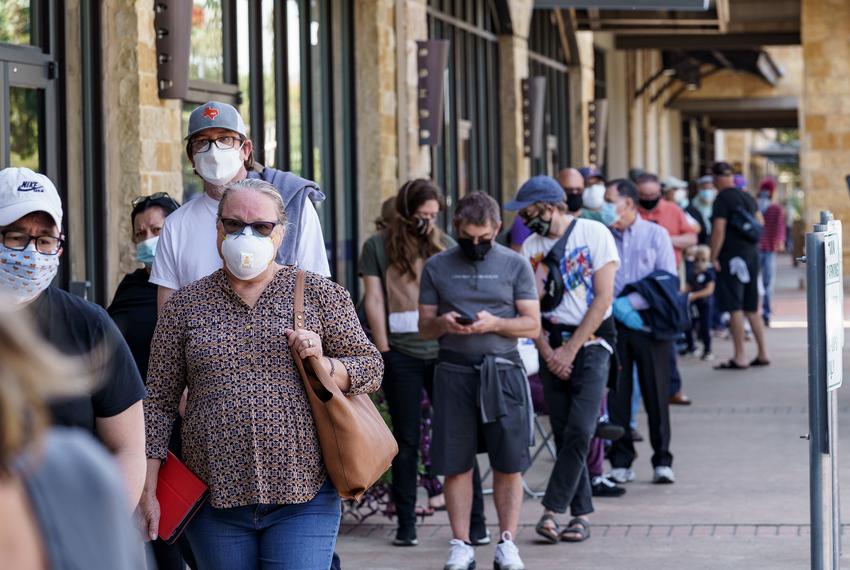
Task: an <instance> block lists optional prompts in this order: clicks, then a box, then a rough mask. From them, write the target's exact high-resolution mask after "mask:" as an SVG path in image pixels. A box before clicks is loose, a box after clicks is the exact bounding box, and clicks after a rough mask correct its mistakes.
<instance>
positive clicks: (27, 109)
mask: <svg viewBox="0 0 850 570" xmlns="http://www.w3.org/2000/svg"><path fill="white" fill-rule="evenodd" d="M50 84H51V80H50V79H49V78H48V75H47V68H46V66H35V65H29V64H22V63H17V62H11V61H0V167H3V168H5V167H7V166H25V167H27V168H30V169H32V170H34V171H36V172H41V173H43V174H47V175H48V176H50V177H51V178H53V176H55V174H56V173H55V171H54V172H50V171H51V170H53V168H52V166H53V162H54V161H52V160H49V159H50V158H52V157H50V152H49V150H48V144H47V143H48V131H49V129H48V122H49V121H48V116H47V114H48V113H47V99H48V90H49V89H50V87H51V85H50ZM54 132H55V131H54ZM51 174H52V175H53V176H51Z"/></svg>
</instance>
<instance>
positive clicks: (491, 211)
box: [454, 190, 502, 228]
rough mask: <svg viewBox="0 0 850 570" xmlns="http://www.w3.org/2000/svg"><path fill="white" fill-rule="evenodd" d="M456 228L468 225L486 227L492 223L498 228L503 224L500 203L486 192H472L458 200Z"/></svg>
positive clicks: (455, 218) (455, 217) (455, 216)
mask: <svg viewBox="0 0 850 570" xmlns="http://www.w3.org/2000/svg"><path fill="white" fill-rule="evenodd" d="M454 223H455V227H458V228H459V227H460V226H463V225H466V224H472V225H473V226H484V225H487V223H492V224H493V225H494V226H498V225H499V224H501V223H502V213H501V210H500V209H499V203H498V202H496V200H494V199H493V198H492V196H489V195H488V194H485V193H484V192H481V191H480V190H477V191H475V192H470V193H469V194H467V195H466V196H464V197H463V198H461V199H460V200H458V203H457V207H456V208H455V215H454Z"/></svg>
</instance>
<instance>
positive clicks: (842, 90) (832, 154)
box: [800, 0, 850, 271]
mask: <svg viewBox="0 0 850 570" xmlns="http://www.w3.org/2000/svg"><path fill="white" fill-rule="evenodd" d="M801 10H802V12H801V18H800V20H801V35H802V43H803V97H802V101H801V104H800V127H801V133H800V134H801V141H800V142H801V147H800V168H801V174H802V183H803V189H804V190H805V193H806V208H805V209H806V211H805V223H806V228H807V229H810V228H811V224H812V223H814V222H815V221H816V220H818V219H819V217H820V211H821V210H831V211H832V213H833V214H834V215H835V218H836V219H840V220H845V221H846V220H848V219H850V218H848V217H849V216H850V201H848V200H847V185H846V182H845V180H844V176H845V175H846V174H850V167H848V165H850V97H849V96H848V94H850V42H848V41H847V37H846V34H843V33H840V30H847V29H848V28H850V3H847V2H845V0H802V2H801ZM849 240H850V231H847V230H845V231H844V267H845V271H850V263H848V262H850V241H849Z"/></svg>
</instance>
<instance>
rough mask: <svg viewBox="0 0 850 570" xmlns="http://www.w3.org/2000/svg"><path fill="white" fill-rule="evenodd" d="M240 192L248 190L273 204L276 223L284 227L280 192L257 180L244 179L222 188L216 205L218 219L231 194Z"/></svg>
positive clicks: (283, 210)
mask: <svg viewBox="0 0 850 570" xmlns="http://www.w3.org/2000/svg"><path fill="white" fill-rule="evenodd" d="M240 190H250V191H252V192H256V193H258V194H262V195H263V196H265V197H266V198H269V199H270V200H271V201H272V202H274V206H275V210H277V221H278V223H279V224H281V225H282V226H284V227H285V226H286V209H285V208H284V206H283V198H281V197H280V192H278V191H277V188H275V187H274V186H272V185H271V184H269V183H268V182H266V181H265V180H260V179H259V178H245V179H244V180H240V181H239V182H232V183H230V184H228V185H226V186H225V187H224V194H222V196H221V201H219V203H218V217H219V218H221V212H222V211H223V210H224V202H225V201H226V200H227V198H228V197H229V196H230V194H232V193H233V192H239V191H240Z"/></svg>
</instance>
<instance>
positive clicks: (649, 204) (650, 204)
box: [638, 196, 661, 210]
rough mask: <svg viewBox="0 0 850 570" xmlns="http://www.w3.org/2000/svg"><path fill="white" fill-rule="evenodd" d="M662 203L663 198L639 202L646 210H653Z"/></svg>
mask: <svg viewBox="0 0 850 570" xmlns="http://www.w3.org/2000/svg"><path fill="white" fill-rule="evenodd" d="M660 201H661V196H659V197H658V198H653V199H652V200H638V202H639V203H640V207H641V208H643V209H644V210H652V209H653V208H655V206H657V205H658V202H660Z"/></svg>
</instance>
